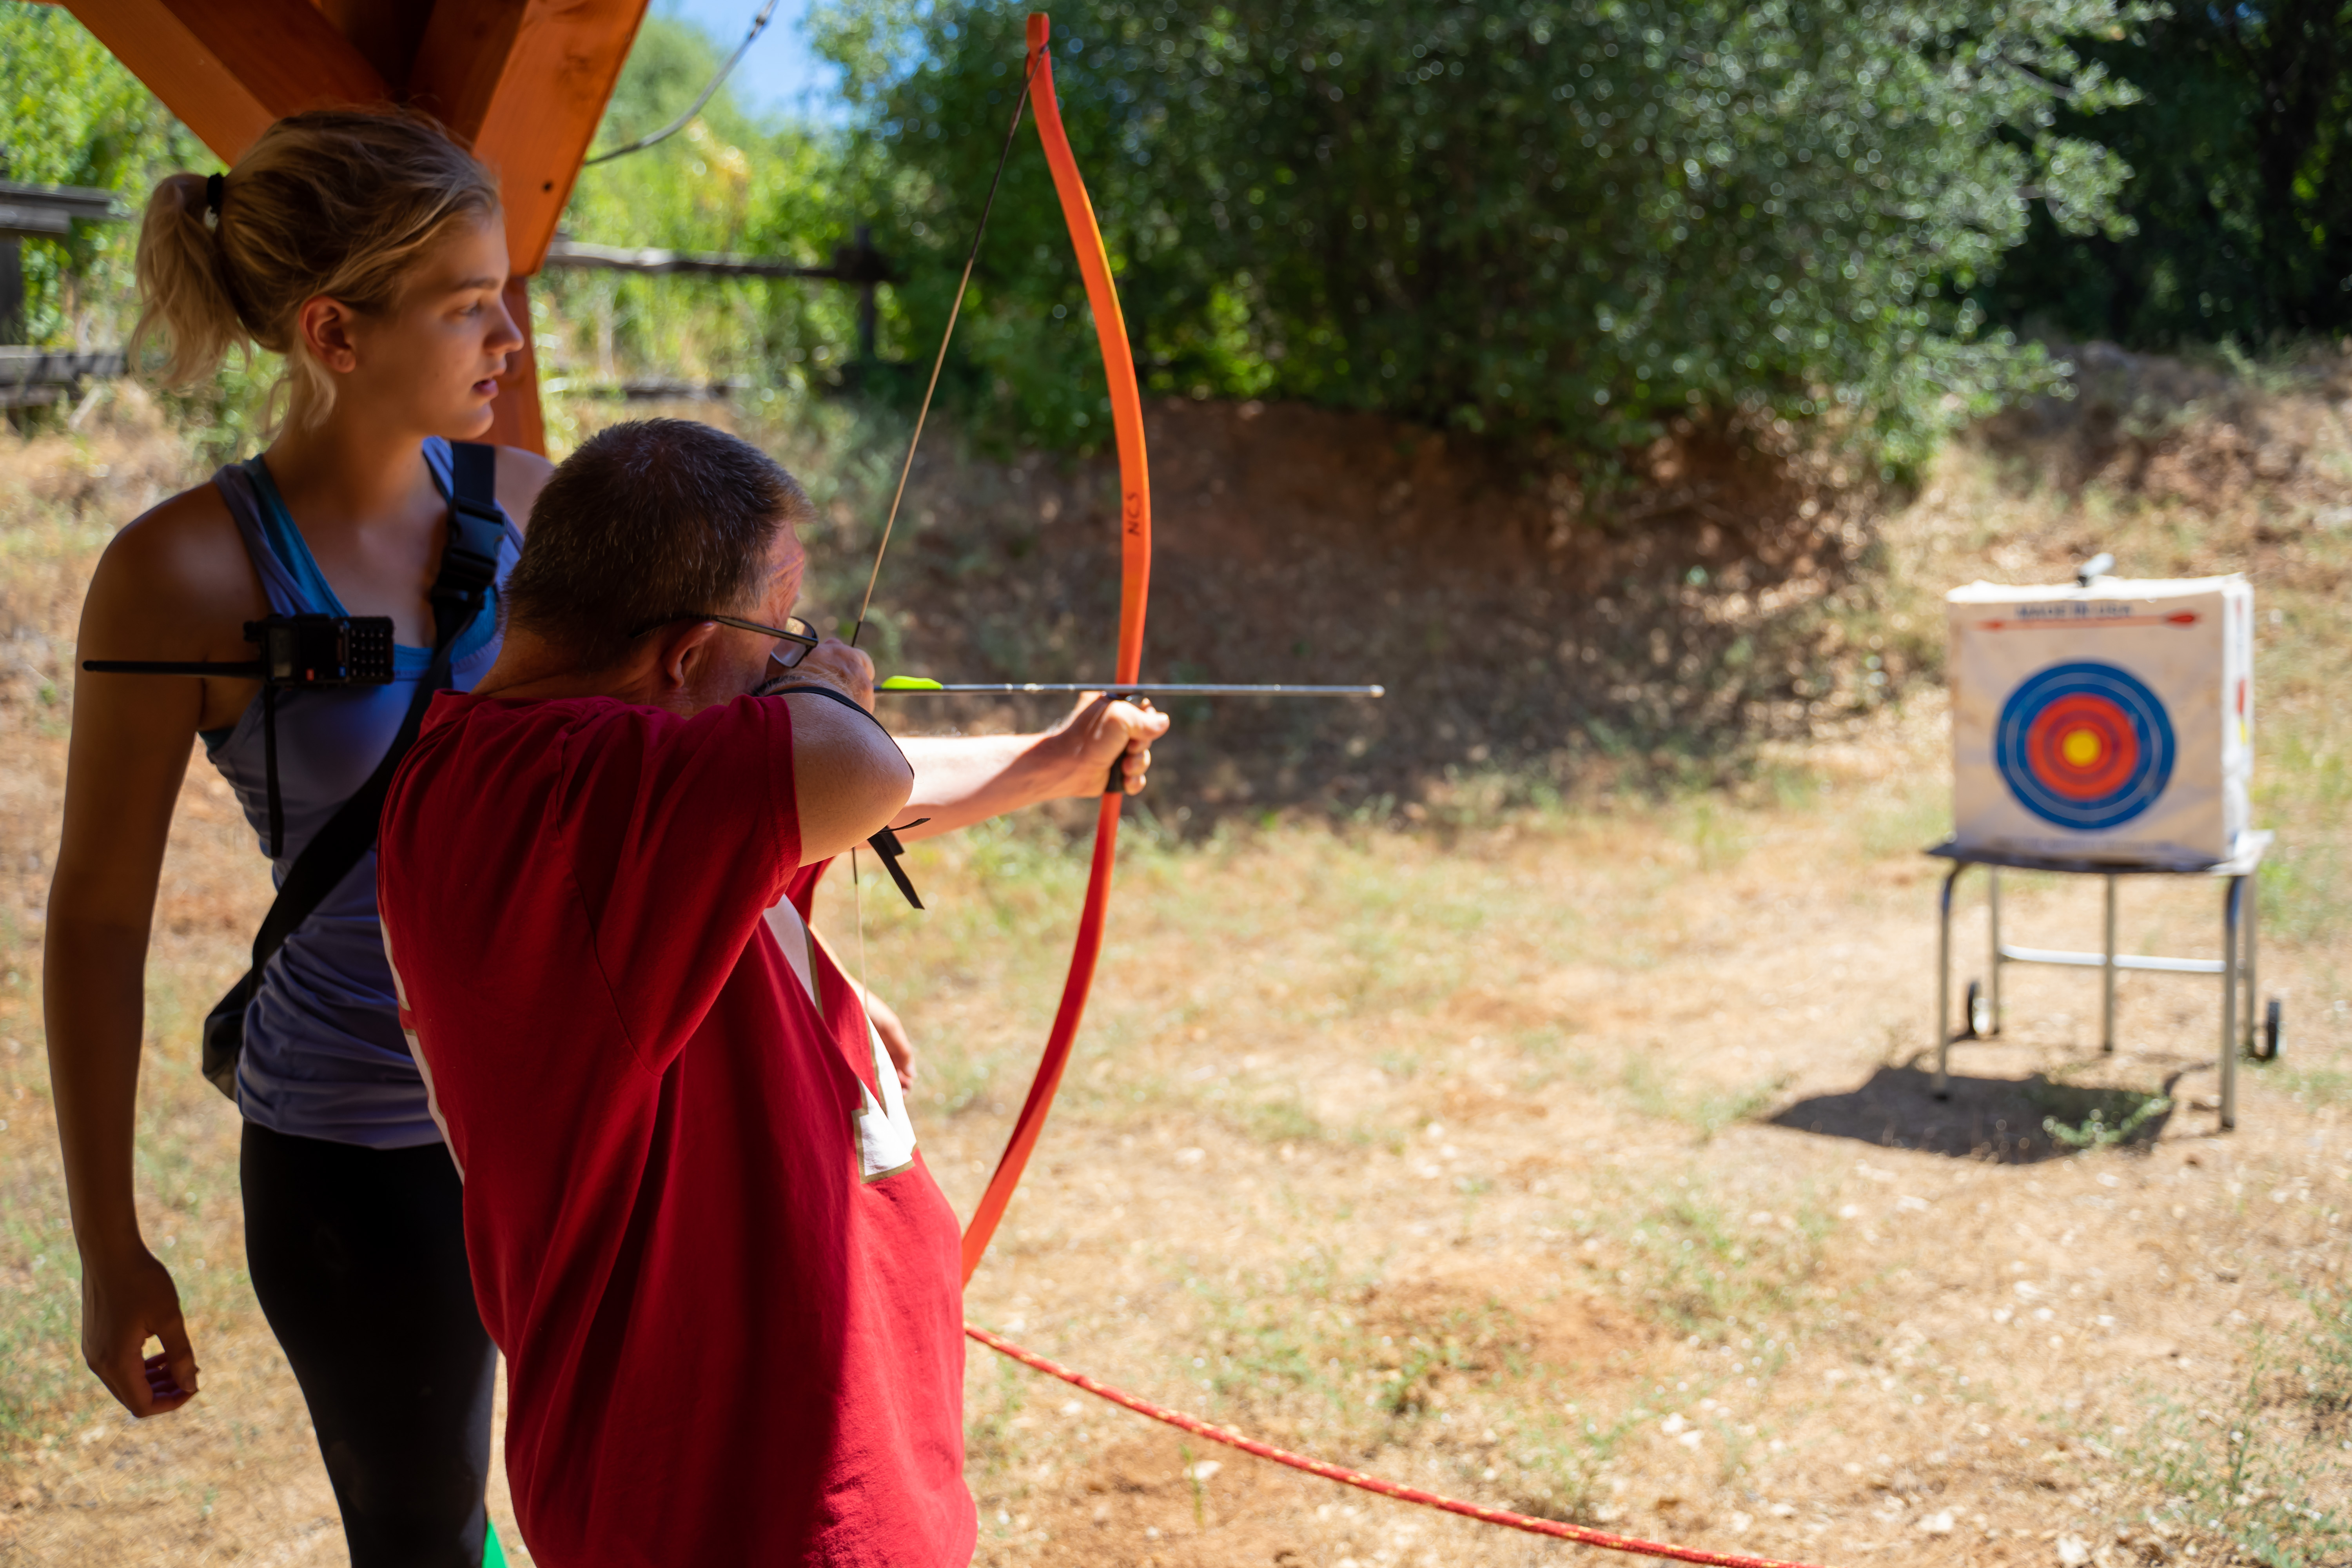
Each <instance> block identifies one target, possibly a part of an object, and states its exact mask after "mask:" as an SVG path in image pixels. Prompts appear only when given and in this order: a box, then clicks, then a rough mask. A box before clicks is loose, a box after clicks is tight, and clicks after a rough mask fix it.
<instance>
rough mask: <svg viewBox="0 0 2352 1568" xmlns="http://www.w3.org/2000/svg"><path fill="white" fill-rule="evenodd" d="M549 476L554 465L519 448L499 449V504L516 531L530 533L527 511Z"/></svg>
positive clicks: (528, 511) (537, 455) (533, 453)
mask: <svg viewBox="0 0 2352 1568" xmlns="http://www.w3.org/2000/svg"><path fill="white" fill-rule="evenodd" d="M553 472H555V465H554V464H552V463H551V462H549V461H548V460H547V459H546V458H542V457H541V456H540V455H539V454H538V453H537V452H527V451H525V450H523V448H521V447H499V504H500V505H502V506H504V507H505V508H506V509H507V515H508V516H509V517H510V518H512V519H514V521H515V526H516V527H517V528H520V529H522V530H524V531H529V530H530V509H531V507H532V506H533V505H535V504H536V503H537V502H538V500H539V492H540V491H541V489H543V488H545V486H546V484H547V478H548V476H549V475H550V474H552V473H553Z"/></svg>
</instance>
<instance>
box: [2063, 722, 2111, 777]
mask: <svg viewBox="0 0 2352 1568" xmlns="http://www.w3.org/2000/svg"><path fill="white" fill-rule="evenodd" d="M2058 750H2059V752H2060V754H2062V755H2063V756H2064V757H2065V759H2066V762H2067V764H2068V765H2069V766H2071V767H2077V768H2087V767H2090V766H2093V765H2094V764H2095V763H2097V762H2098V760H2099V755H2100V753H2101V752H2104V751H2105V750H2106V748H2105V746H2104V745H2103V744H2101V743H2100V741H2099V732H2098V731H2096V730H2091V729H2081V730H2069V731H2066V733H2065V734H2064V735H2063V737H2061V738H2060V740H2059V742H2058Z"/></svg>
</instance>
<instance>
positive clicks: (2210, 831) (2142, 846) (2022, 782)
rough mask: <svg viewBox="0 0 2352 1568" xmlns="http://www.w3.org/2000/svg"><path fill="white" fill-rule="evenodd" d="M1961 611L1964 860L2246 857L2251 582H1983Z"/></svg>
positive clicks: (1955, 738)
mask: <svg viewBox="0 0 2352 1568" xmlns="http://www.w3.org/2000/svg"><path fill="white" fill-rule="evenodd" d="M1948 608H1949V615H1950V618H1951V636H1952V658H1951V664H1950V669H1951V678H1952V763H1953V772H1952V815H1953V837H1954V838H1955V840H1956V842H1957V843H1958V845H1959V846H1960V847H1964V848H1969V849H1975V850H1980V851H1983V852H1987V853H1991V854H1998V855H2005V856H2009V857H2011V858H2027V859H2048V860H2057V861H2081V860H2092V861H2102V862H2106V863H2110V864H2115V863H2126V864H2139V865H2148V866H2166V867H2187V866H2210V865H2212V864H2214V863H2216V862H2218V861H2221V860H2226V859H2228V858H2230V857H2231V855H2232V854H2234V853H2235V850H2236V843H2237V837H2238V835H2239V834H2240V833H2242V831H2244V829H2245V827H2246V826H2248V824H2247V810H2246V792H2247V784H2248V780H2249V776H2250V774H2251V772H2252V754H2253V752H2252V725H2253V697H2252V673H2253V658H2252V649H2253V642H2252V625H2253V594H2252V589H2251V588H2250V587H2248V586H2247V584H2245V582H2244V580H2243V579H2242V578H2234V577H2210V578H2200V579H2196V580H2193V581H2185V582H2162V583H2135V582H2126V581H2120V580H2116V579H2101V580H2099V581H2098V582H2096V583H2094V584H2092V585H2090V586H2089V587H2079V586H2074V585H2071V584H2070V585H2067V586H2063V587H2046V588H2020V587H2001V586H1999V585H1996V584H1990V583H1979V584H1975V585H1973V586H1971V587H1968V588H1961V589H1958V590H1956V591H1954V592H1953V593H1952V594H1951V595H1949V596H1948Z"/></svg>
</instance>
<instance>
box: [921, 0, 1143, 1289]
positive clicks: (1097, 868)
mask: <svg viewBox="0 0 2352 1568" xmlns="http://www.w3.org/2000/svg"><path fill="white" fill-rule="evenodd" d="M1050 26H1051V25H1050V24H1049V23H1048V21H1047V20H1046V18H1045V16H1043V15H1037V16H1031V17H1030V18H1029V39H1028V42H1029V58H1030V60H1031V62H1032V66H1031V72H1030V75H1031V79H1032V82H1033V84H1034V85H1033V87H1032V89H1031V99H1032V101H1033V102H1034V105H1035V107H1036V119H1037V137H1038V140H1039V141H1041V142H1044V143H1045V161H1046V163H1047V164H1048V165H1049V166H1050V167H1051V168H1052V170H1053V172H1054V189H1055V193H1056V194H1057V195H1059V196H1060V197H1061V201H1062V216H1063V217H1064V219H1065V220H1066V221H1067V223H1068V225H1069V229H1070V241H1071V243H1072V245H1074V246H1075V247H1076V250H1077V258H1078V271H1079V273H1080V275H1081V276H1082V277H1084V279H1086V286H1087V304H1088V306H1090V307H1091V308H1092V309H1093V311H1094V318H1095V334H1096V337H1097V340H1098V341H1099V342H1100V343H1101V345H1102V357H1103V373H1104V375H1105V377H1106V378H1107V379H1108V383H1109V386H1110V407H1111V428H1112V431H1113V433H1114V435H1115V436H1116V437H1117V439H1118V477H1119V602H1118V660H1117V669H1116V679H1118V680H1121V681H1133V680H1135V679H1138V678H1139V676H1140V675H1141V674H1142V666H1143V614H1144V606H1145V601H1146V598H1147V595H1148V594H1149V592H1150V582H1151V482H1150V469H1149V468H1148V466H1147V465H1146V463H1145V460H1144V448H1143V398H1142V394H1141V392H1140V390H1139V388H1138V386H1137V384H1136V379H1135V356H1134V355H1133V353H1130V352H1129V348H1128V342H1127V318H1126V316H1125V315H1124V313H1122V312H1121V311H1120V310H1119V308H1118V289H1115V288H1113V287H1112V284H1111V276H1110V255H1109V253H1108V251H1107V250H1106V249H1105V248H1104V247H1103V238H1102V230H1101V228H1100V227H1099V226H1097V224H1096V222H1095V209H1094V204H1093V203H1092V202H1091V201H1089V200H1087V187H1086V182H1084V181H1083V180H1081V179H1080V178H1079V177H1078V164H1077V160H1076V158H1074V157H1073V156H1071V153H1070V142H1069V138H1068V137H1067V136H1066V135H1064V134H1063V132H1062V111H1061V106H1060V104H1059V103H1058V102H1056V100H1055V97H1054V62H1053V58H1052V57H1051V56H1050V55H1048V54H1047V53H1046V52H1045V43H1046V38H1047V36H1048V33H1049V31H1050ZM1124 798H1125V792H1124V790H1123V789H1122V788H1121V785H1120V780H1119V777H1118V773H1116V771H1114V773H1113V774H1112V778H1111V787H1110V788H1109V789H1108V790H1107V791H1105V792H1104V795H1103V797H1102V803H1101V805H1100V807H1099V809H1098V813H1097V817H1096V822H1095V851H1094V863H1093V865H1092V867H1091V868H1089V870H1088V872H1087V896H1086V901H1085V903H1084V904H1083V905H1082V906H1080V909H1079V912H1078V934H1077V940H1076V942H1075V943H1074V944H1073V946H1072V950H1071V953H1070V972H1069V976H1068V978H1067V979H1066V980H1065V981H1064V982H1063V984H1062V1004H1061V1006H1060V1007H1059V1008H1058V1009H1057V1010H1056V1011H1055V1015H1054V1027H1053V1032H1052V1033H1051V1034H1049V1035H1047V1036H1046V1037H1045V1055H1044V1056H1043V1057H1042V1058H1040V1059H1039V1061H1038V1063H1037V1076H1036V1078H1035V1079H1033V1080H1032V1081H1031V1083H1030V1085H1029V1097H1028V1099H1027V1100H1024V1102H1023V1103H1022V1107H1021V1115H1020V1117H1019V1118H1018V1119H1017V1120H1016V1121H1014V1122H1013V1135H1012V1137H1011V1138H1010V1139H1008V1140H1007V1141H1006V1142H1005V1145H1004V1152H1003V1156H1001V1157H1000V1158H999V1159H998V1161H997V1163H996V1172H995V1173H994V1174H993V1175H992V1176H991V1177H990V1178H989V1181H988V1190H987V1191H986V1192H984V1193H983V1194H981V1199H980V1204H979V1205H978V1206H977V1207H976V1208H974V1209H973V1210H972V1215H971V1224H970V1225H968V1226H965V1227H964V1233H963V1277H964V1279H965V1280H966V1281H969V1280H970V1279H971V1275H972V1270H974V1269H975V1268H979V1267H980V1259H981V1256H982V1254H983V1253H985V1252H986V1251H987V1250H988V1243H989V1240H990V1238H991V1237H993V1236H995V1234H996V1226H997V1223H998V1222H999V1221H1000V1220H1002V1219H1003V1217H1004V1208H1005V1205H1007V1204H1009V1203H1011V1202H1012V1201H1013V1188H1014V1187H1015V1186H1017V1185H1019V1184H1020V1181H1021V1173H1022V1172H1023V1171H1024V1170H1025V1169H1026V1168H1027V1166H1028V1163H1029V1155H1030V1152H1032V1151H1033V1150H1034V1149H1035V1148H1036V1146H1037V1138H1038V1135H1039V1133H1041V1132H1042V1131H1044V1130H1045V1113H1046V1111H1047V1110H1049V1109H1050V1108H1051V1107H1052V1105H1053V1103H1054V1093H1055V1090H1056V1089H1059V1088H1060V1087H1061V1083H1062V1072H1063V1069H1064V1068H1066V1067H1067V1066H1068V1065H1069V1059H1070V1047H1071V1045H1072V1044H1073V1043H1074V1042H1075V1041H1076V1038H1077V1034H1078V1023H1079V1020H1080V1019H1081V1018H1083V1017H1084V1016H1086V1010H1087V991H1088V989H1089V988H1090V987H1091V985H1092V984H1093V982H1094V973H1095V961H1096V960H1097V957H1099V956H1100V954H1101V952H1102V940H1103V920H1104V915H1105V913H1106V911H1107V910H1108V908H1109V903H1110V876H1111V869H1112V867H1113V865H1114V863H1115V862H1116V861H1117V859H1118V814H1119V803H1120V802H1121V800H1122V799H1124Z"/></svg>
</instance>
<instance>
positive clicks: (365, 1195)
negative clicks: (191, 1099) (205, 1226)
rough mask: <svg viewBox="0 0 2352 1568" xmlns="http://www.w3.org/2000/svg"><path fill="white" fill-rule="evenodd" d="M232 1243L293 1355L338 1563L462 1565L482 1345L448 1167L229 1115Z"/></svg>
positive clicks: (444, 1155) (483, 1411) (484, 1381)
mask: <svg viewBox="0 0 2352 1568" xmlns="http://www.w3.org/2000/svg"><path fill="white" fill-rule="evenodd" d="M238 1175H239V1177H240V1179H241V1181H242V1183H243V1185H244V1188H245V1257H246V1264H247V1268H249V1269H250V1270H251V1272H252V1275H253V1289H254V1293H255V1294H256V1295H257V1296H259V1297H260V1298H261V1310H262V1312H263V1314H264V1315H265V1316H267V1317H268V1320H269V1327H270V1329H271V1330H272V1331H274V1332H275V1333H276V1334H277V1335H278V1344H279V1345H280V1346H282V1347H283V1348H284V1349H285V1352H286V1359H287V1360H288V1361H289V1363H292V1364H293V1368H294V1376H295V1378H296V1380H297V1381H298V1382H299V1383H300V1384H301V1385H302V1397H303V1399H304V1400H305V1401H307V1402H308V1403H309V1405H310V1422H311V1425H312V1426H315V1427H316V1428H317V1429H318V1434H319V1453H320V1457H321V1458H324V1459H325V1460H326V1462H327V1478H328V1479H330V1480H331V1481H332V1482H333V1483H334V1488H335V1504H336V1506H337V1507H338V1508H339V1509H341V1510H342V1516H343V1536H344V1539H345V1540H346V1541H348V1542H350V1543H351V1555H352V1568H479V1564H480V1563H481V1561H482V1542H483V1532H484V1531H485V1530H487V1529H488V1516H487V1515H486V1514H485V1513H484V1511H483V1505H482V1492H483V1488H484V1486H485V1484H486V1483H487V1480H488V1475H489V1464H490V1389H491V1385H492V1382H493V1380H494V1378H495V1377H496V1374H497V1370H498V1352H497V1351H496V1350H495V1349H494V1348H493V1347H492V1345H491V1344H490V1336H489V1335H488V1333H486V1332H485V1331H483V1329H482V1320H481V1317H480V1315H479V1314H478V1312H477V1311H476V1310H475V1309H474V1286H473V1280H472V1278H471V1276H470V1274H469V1272H468V1271H467V1267H466V1237H465V1230H464V1226H463V1223H462V1216H461V1211H460V1207H459V1192H460V1189H459V1186H458V1183H457V1166H456V1165H455V1164H454V1163H452V1162H451V1161H450V1158H449V1152H448V1151H447V1150H446V1149H445V1148H443V1147H442V1146H441V1145H440V1144H438V1143H433V1144H428V1145H426V1146H425V1147H424V1148H420V1149H362V1148H360V1147H358V1146H357V1145H355V1144H350V1143H331V1142H325V1141H323V1140H321V1139H317V1138H296V1137H292V1136H289V1134H287V1133H283V1132H273V1131H270V1130H269V1129H268V1128H266V1127H260V1126H257V1125H255V1124H254V1123H253V1122H250V1121H248V1122H247V1123H246V1124H245V1146H244V1150H243V1153H242V1156H241V1158H240V1161H239V1164H238Z"/></svg>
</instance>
